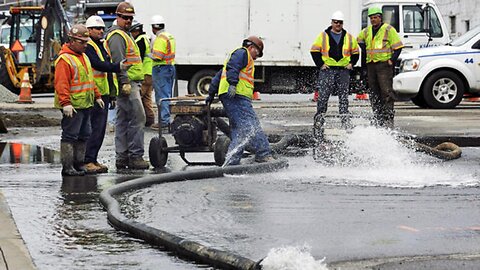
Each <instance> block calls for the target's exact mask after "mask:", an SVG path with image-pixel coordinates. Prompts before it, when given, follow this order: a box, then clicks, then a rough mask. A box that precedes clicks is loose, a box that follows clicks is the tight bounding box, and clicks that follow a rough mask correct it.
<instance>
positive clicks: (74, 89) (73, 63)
mask: <svg viewBox="0 0 480 270" xmlns="http://www.w3.org/2000/svg"><path fill="white" fill-rule="evenodd" d="M82 55H83V59H84V60H85V64H86V68H85V66H84V65H83V64H82V61H80V59H79V58H78V57H77V56H76V55H73V54H69V53H63V52H60V55H59V56H58V58H57V60H55V66H56V65H57V64H58V62H59V61H60V60H61V59H63V60H64V61H65V62H67V64H68V65H69V66H70V69H71V72H72V74H73V78H72V79H71V81H70V103H71V104H72V106H73V107H74V108H76V109H87V108H90V107H92V106H93V102H94V100H95V92H94V89H95V82H94V79H93V72H92V65H91V64H90V61H89V60H88V57H87V55H86V54H84V53H83V54H82ZM54 104H55V108H58V109H61V108H62V106H61V105H60V102H59V100H58V96H57V92H55V97H54Z"/></svg>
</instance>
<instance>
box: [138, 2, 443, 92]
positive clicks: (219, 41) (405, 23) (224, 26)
mask: <svg viewBox="0 0 480 270" xmlns="http://www.w3.org/2000/svg"><path fill="white" fill-rule="evenodd" d="M130 2H131V3H132V4H133V5H134V7H135V13H136V16H135V19H136V20H138V21H139V22H141V23H143V24H144V25H145V26H144V29H145V30H146V31H147V33H151V31H150V26H149V24H150V18H151V17H152V16H153V15H162V16H163V17H164V18H165V21H166V23H165V25H166V30H167V31H168V32H170V33H172V34H173V35H174V36H175V38H176V42H177V51H176V59H175V62H176V68H177V76H178V79H180V80H186V81H188V91H189V93H191V94H197V95H206V94H207V92H208V87H209V85H210V82H211V79H212V77H213V76H214V74H215V73H216V71H218V70H219V69H220V68H221V67H222V66H223V63H224V61H225V58H226V57H227V56H228V54H229V53H230V52H231V51H232V50H233V49H234V48H236V47H239V46H240V45H241V43H242V40H243V39H244V38H245V37H247V36H249V35H257V36H259V37H260V38H262V39H263V41H264V44H265V50H264V56H263V57H262V58H259V59H257V61H256V64H255V88H256V90H259V91H260V92H264V93H298V92H312V91H313V90H315V81H316V74H317V68H316V67H315V64H314V62H313V60H312V58H311V56H310V47H311V45H312V43H313V41H314V40H315V38H316V36H317V35H318V34H319V33H320V32H321V31H324V30H325V29H326V28H327V27H328V26H329V25H330V24H331V20H330V19H331V16H332V13H333V12H335V11H337V10H340V11H341V12H342V13H343V14H344V16H345V20H344V28H345V29H346V30H347V31H349V32H350V33H351V34H353V35H354V36H357V35H358V33H359V32H360V30H361V29H362V28H363V27H365V26H367V24H368V22H369V20H368V17H367V9H368V7H370V6H378V7H381V8H382V10H383V13H384V18H385V21H387V22H388V23H390V24H392V25H393V26H394V27H395V28H396V29H397V30H398V32H399V33H400V36H401V38H402V40H403V42H404V43H405V45H406V47H407V48H409V49H410V48H411V49H413V48H419V47H426V46H433V45H435V44H445V43H447V42H448V41H449V37H448V34H447V30H446V26H445V23H444V22H443V21H442V16H441V15H440V13H439V12H438V9H437V7H436V5H435V2H434V1H433V0H423V1H413V0H401V1H394V0H383V1H379V0H374V1H368V2H365V3H364V4H363V5H362V1H357V0H337V1H334V2H330V1H319V0H297V1H277V0H255V1H253V0H236V1H224V0H197V1H190V0H156V1H145V0H131V1H130ZM426 11H428V12H426ZM425 25H428V26H430V27H427V28H426V27H425ZM426 29H427V30H426ZM428 29H430V30H428ZM427 31H430V32H427ZM360 74H361V72H360V69H359V67H356V68H355V70H354V76H352V84H351V86H353V88H354V90H360V89H359V88H361V85H363V84H362V83H360V82H361V79H362V78H361V76H360Z"/></svg>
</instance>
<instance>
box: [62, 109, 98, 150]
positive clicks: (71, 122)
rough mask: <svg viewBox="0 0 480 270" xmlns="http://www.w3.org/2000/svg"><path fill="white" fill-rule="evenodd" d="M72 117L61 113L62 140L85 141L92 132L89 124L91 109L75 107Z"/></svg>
mask: <svg viewBox="0 0 480 270" xmlns="http://www.w3.org/2000/svg"><path fill="white" fill-rule="evenodd" d="M75 110H76V111H77V112H74V113H73V116H72V117H66V116H65V115H63V118H62V122H61V126H62V138H61V141H62V142H67V143H75V142H86V141H87V140H88V138H89V137H90V134H91V133H92V128H91V126H90V111H91V109H90V108H88V109H75Z"/></svg>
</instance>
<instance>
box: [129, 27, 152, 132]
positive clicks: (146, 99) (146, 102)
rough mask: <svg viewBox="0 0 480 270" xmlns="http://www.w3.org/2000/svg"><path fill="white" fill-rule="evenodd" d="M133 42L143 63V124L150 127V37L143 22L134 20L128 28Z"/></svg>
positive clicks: (141, 93) (141, 92)
mask: <svg viewBox="0 0 480 270" xmlns="http://www.w3.org/2000/svg"><path fill="white" fill-rule="evenodd" d="M130 33H132V36H133V38H134V39H135V42H136V43H137V46H138V49H139V50H140V55H141V57H142V63H143V73H144V79H143V83H142V88H141V91H140V95H141V96H142V103H143V109H144V110H145V116H146V120H145V126H146V127H150V126H151V125H152V124H154V123H155V113H154V112H153V106H152V93H153V87H152V58H150V57H149V55H150V37H148V35H147V34H146V33H145V32H144V31H143V24H142V23H139V22H134V23H133V24H132V27H131V28H130Z"/></svg>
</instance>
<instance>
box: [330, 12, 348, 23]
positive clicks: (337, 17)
mask: <svg viewBox="0 0 480 270" xmlns="http://www.w3.org/2000/svg"><path fill="white" fill-rule="evenodd" d="M344 18H345V16H343V12H341V11H340V10H337V11H335V12H334V13H333V14H332V20H337V21H343V19H344Z"/></svg>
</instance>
